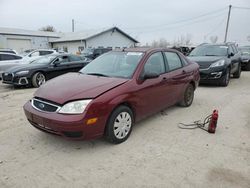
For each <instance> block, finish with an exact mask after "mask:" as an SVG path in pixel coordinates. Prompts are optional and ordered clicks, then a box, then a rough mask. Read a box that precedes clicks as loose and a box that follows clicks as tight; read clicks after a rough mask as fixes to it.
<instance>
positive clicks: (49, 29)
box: [39, 25, 56, 32]
mask: <svg viewBox="0 0 250 188" xmlns="http://www.w3.org/2000/svg"><path fill="white" fill-rule="evenodd" d="M39 30H40V31H48V32H56V29H55V28H54V26H52V25H47V26H44V27H42V28H40V29H39Z"/></svg>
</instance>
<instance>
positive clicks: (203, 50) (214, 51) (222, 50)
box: [189, 45, 228, 56]
mask: <svg viewBox="0 0 250 188" xmlns="http://www.w3.org/2000/svg"><path fill="white" fill-rule="evenodd" d="M227 50H228V47H227V46H223V45H204V46H198V47H197V48H195V49H194V50H193V51H192V52H191V53H190V55H189V56H227Z"/></svg>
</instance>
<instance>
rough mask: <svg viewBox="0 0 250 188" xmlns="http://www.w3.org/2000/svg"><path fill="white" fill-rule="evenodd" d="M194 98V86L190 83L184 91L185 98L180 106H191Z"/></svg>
mask: <svg viewBox="0 0 250 188" xmlns="http://www.w3.org/2000/svg"><path fill="white" fill-rule="evenodd" d="M193 100H194V86H193V85H192V84H189V85H188V86H187V88H186V90H185V92H184V95H183V99H182V100H181V101H180V102H179V105H180V106H183V107H189V106H191V104H192V103H193Z"/></svg>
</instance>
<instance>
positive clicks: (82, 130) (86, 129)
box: [23, 101, 104, 140]
mask: <svg viewBox="0 0 250 188" xmlns="http://www.w3.org/2000/svg"><path fill="white" fill-rule="evenodd" d="M23 109H24V113H25V115H26V117H27V119H28V121H29V122H30V124H31V125H33V126H34V127H35V128H37V129H39V130H41V131H44V132H47V133H51V134H55V135H59V136H63V137H65V138H68V139H74V140H89V139H95V138H99V137H101V136H102V135H103V129H102V127H103V123H104V122H103V118H98V121H97V122H96V124H93V125H87V123H86V122H87V120H88V119H89V118H93V116H92V117H91V116H88V115H87V114H85V113H84V114H79V115H68V114H67V115H65V114H59V113H56V112H41V111H38V110H36V109H35V108H33V106H32V105H31V102H30V101H28V102H27V103H26V104H25V105H24V107H23Z"/></svg>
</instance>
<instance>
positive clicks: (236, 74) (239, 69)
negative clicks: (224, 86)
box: [233, 63, 241, 78]
mask: <svg viewBox="0 0 250 188" xmlns="http://www.w3.org/2000/svg"><path fill="white" fill-rule="evenodd" d="M240 74H241V64H240V63H239V64H238V69H237V71H236V72H235V73H234V74H233V76H234V78H240Z"/></svg>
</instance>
